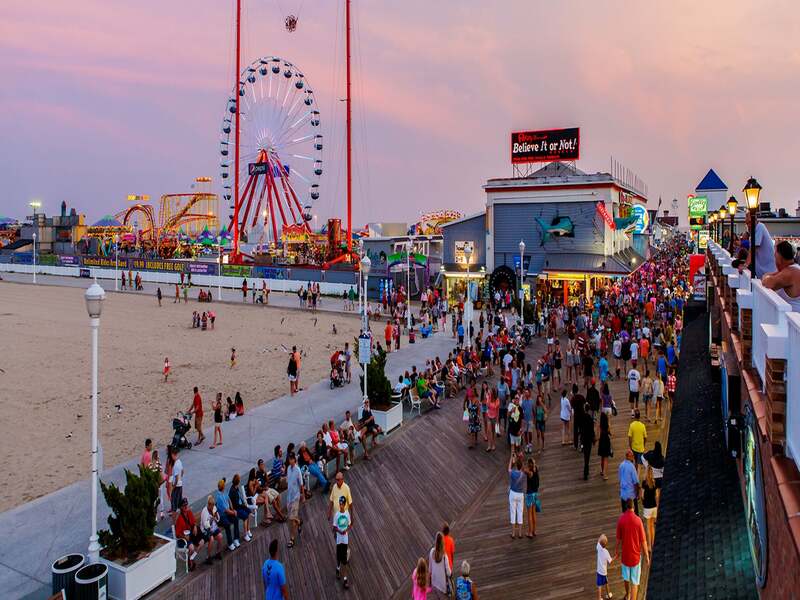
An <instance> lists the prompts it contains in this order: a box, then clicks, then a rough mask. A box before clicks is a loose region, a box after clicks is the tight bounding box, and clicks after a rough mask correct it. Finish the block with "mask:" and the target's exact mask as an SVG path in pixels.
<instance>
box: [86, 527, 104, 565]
mask: <svg viewBox="0 0 800 600" xmlns="http://www.w3.org/2000/svg"><path fill="white" fill-rule="evenodd" d="M99 539H100V538H98V537H97V533H94V534H93V535H92V536H91V537H90V538H89V551H88V556H89V562H90V563H96V562H98V561H99V560H100V550H101V549H102V547H101V546H100V541H99Z"/></svg>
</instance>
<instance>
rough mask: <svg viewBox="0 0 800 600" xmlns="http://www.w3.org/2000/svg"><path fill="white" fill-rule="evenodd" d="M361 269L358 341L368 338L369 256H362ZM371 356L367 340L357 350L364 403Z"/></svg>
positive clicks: (370, 343)
mask: <svg viewBox="0 0 800 600" xmlns="http://www.w3.org/2000/svg"><path fill="white" fill-rule="evenodd" d="M359 266H360V267H361V269H360V270H361V279H362V280H363V283H364V300H363V302H362V304H361V306H362V309H361V310H362V312H361V323H362V327H363V328H364V331H363V333H362V334H361V338H360V339H364V338H369V337H370V336H369V317H368V315H367V279H368V278H369V269H370V267H371V266H372V261H371V260H370V259H369V256H367V255H364V257H363V258H362V259H361V263H360V265H359ZM358 295H359V298H360V297H361V289H360V286H359V290H358ZM365 350H366V351H367V352H366V354H367V356H364V351H365ZM371 356H372V340H371V339H368V341H367V342H365V344H364V345H363V346H362V347H360V348H359V349H358V359H359V362H360V363H361V364H362V365H363V366H364V398H363V399H364V401H366V400H367V367H368V366H369V362H370V359H371Z"/></svg>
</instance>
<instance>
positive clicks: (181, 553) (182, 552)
mask: <svg viewBox="0 0 800 600" xmlns="http://www.w3.org/2000/svg"><path fill="white" fill-rule="evenodd" d="M171 531H172V539H174V540H175V559H176V560H179V561H181V562H183V569H184V573H188V572H189V545H188V544H187V543H186V540H185V539H183V538H179V537H178V536H177V534H176V533H175V525H174V524H173V525H172V530H171Z"/></svg>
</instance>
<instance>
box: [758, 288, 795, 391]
mask: <svg viewBox="0 0 800 600" xmlns="http://www.w3.org/2000/svg"><path fill="white" fill-rule="evenodd" d="M751 285H752V290H753V366H754V367H755V368H756V371H758V374H759V375H760V376H761V382H762V390H763V386H764V380H765V372H766V364H767V350H768V341H769V337H770V335H772V336H775V335H777V336H785V335H786V313H788V312H790V311H791V306H789V303H788V302H786V300H784V299H783V298H781V297H780V296H778V294H776V293H775V292H773V291H772V290H769V289H767V288H765V287H764V285H763V284H762V283H761V282H760V281H759V280H758V279H756V280H754V281H752V284H751ZM770 325H774V326H775V327H774V328H772V327H769V326H770ZM772 358H780V357H778V356H773V357H772Z"/></svg>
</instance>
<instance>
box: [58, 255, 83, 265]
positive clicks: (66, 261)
mask: <svg viewBox="0 0 800 600" xmlns="http://www.w3.org/2000/svg"><path fill="white" fill-rule="evenodd" d="M58 264H59V265H61V266H62V267H78V266H80V264H81V259H80V257H79V256H71V255H68V254H59V255H58Z"/></svg>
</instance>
